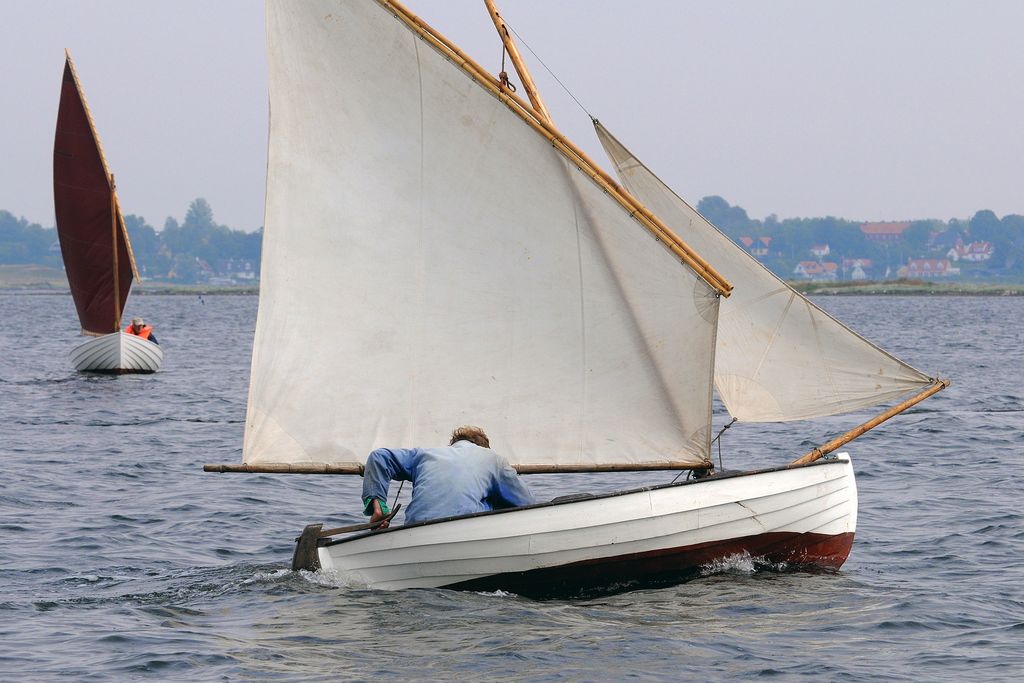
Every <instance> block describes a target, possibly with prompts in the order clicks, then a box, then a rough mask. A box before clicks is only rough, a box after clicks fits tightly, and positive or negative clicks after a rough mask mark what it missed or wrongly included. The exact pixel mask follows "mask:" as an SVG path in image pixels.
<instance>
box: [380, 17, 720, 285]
mask: <svg viewBox="0 0 1024 683" xmlns="http://www.w3.org/2000/svg"><path fill="white" fill-rule="evenodd" d="M376 1H377V2H378V3H379V4H380V5H382V6H383V7H385V8H387V9H388V10H390V11H391V13H392V14H394V15H395V16H396V17H397V18H399V19H401V20H402V21H403V22H404V23H405V24H407V25H408V26H409V27H410V28H411V29H412V30H414V31H416V32H417V33H418V34H419V35H420V36H422V37H423V39H424V40H426V41H427V42H428V43H430V44H431V45H433V46H434V47H435V48H437V49H438V50H440V51H441V52H442V53H443V54H445V55H447V56H449V57H450V58H451V60H452V62H453V63H454V64H456V65H457V66H459V67H460V68H461V69H462V70H463V71H465V72H466V73H467V74H468V75H469V76H471V77H472V78H473V79H475V80H476V81H477V82H478V83H479V84H480V85H482V86H483V87H484V88H486V89H487V90H489V91H491V92H492V93H493V94H494V95H495V96H496V97H498V99H499V100H501V101H502V102H503V103H505V104H506V105H507V106H508V107H509V109H511V110H512V111H513V112H514V113H516V114H517V115H518V116H519V117H520V118H522V119H523V121H525V122H526V123H527V124H529V125H530V127H532V128H533V129H534V130H536V131H537V132H538V133H540V134H541V135H542V136H543V137H545V138H546V139H547V140H548V141H549V142H551V144H552V146H554V147H555V149H557V150H558V151H559V152H561V153H562V154H563V155H564V156H565V157H566V158H567V159H569V161H570V162H572V163H573V164H575V165H576V166H577V167H578V168H579V169H580V170H581V171H583V172H584V173H586V174H587V175H588V176H590V177H591V178H592V179H593V180H594V182H596V183H597V184H598V185H599V186H601V187H602V188H603V189H604V190H605V191H607V192H608V194H609V195H610V196H611V197H612V198H613V199H615V200H616V201H617V202H618V203H619V204H620V205H621V206H622V207H623V208H624V209H626V210H627V211H628V212H629V213H630V215H631V216H633V217H634V218H636V219H637V220H638V221H639V222H640V224H641V225H643V226H644V227H645V228H647V230H648V231H649V232H650V233H651V234H652V235H654V236H655V237H656V238H657V239H658V240H660V241H661V242H663V243H664V244H665V245H666V246H667V247H668V248H669V249H670V250H671V251H672V252H673V253H674V254H675V255H676V256H678V257H679V259H680V260H681V261H683V262H684V263H686V264H687V265H688V266H690V268H692V269H693V270H694V272H696V273H697V274H698V275H700V276H701V277H702V278H703V279H704V280H705V281H706V282H707V283H708V285H709V286H711V287H712V288H713V289H715V290H716V291H717V292H718V293H719V294H721V295H723V296H729V292H730V291H731V290H732V285H730V284H729V282H728V281H727V280H726V279H725V278H724V277H722V275H721V274H720V273H719V272H718V271H716V270H715V269H714V268H713V267H712V266H711V265H710V264H708V262H707V261H705V260H704V259H703V258H702V257H701V256H700V255H699V254H697V253H696V252H695V251H694V250H693V249H691V248H690V247H689V246H688V245H687V244H686V243H685V242H684V241H683V240H682V239H681V238H680V237H679V236H678V235H676V234H675V232H673V231H672V230H671V229H670V228H669V227H668V226H667V225H665V224H664V223H662V222H661V220H660V219H659V218H658V217H656V216H655V215H654V214H653V213H651V212H650V211H649V210H648V209H647V208H646V207H645V206H643V205H642V204H641V203H640V202H639V201H637V199H636V198H635V197H633V195H631V194H630V193H629V192H627V191H626V190H625V189H623V188H622V187H621V186H620V185H619V184H618V183H616V182H615V181H614V180H613V179H612V177H611V176H610V175H608V173H606V172H605V171H604V170H603V169H602V168H601V167H600V166H598V165H597V164H596V163H594V161H593V160H591V159H590V157H589V156H587V154H586V153H584V152H583V150H581V149H580V148H579V147H577V146H576V145H575V144H574V143H572V142H571V141H570V140H569V139H567V138H566V137H565V136H564V135H562V133H560V132H559V131H558V130H557V129H556V128H555V127H554V126H553V125H552V124H551V123H550V122H549V121H548V120H547V119H545V118H544V117H543V116H542V114H540V113H539V112H538V111H537V110H535V109H533V108H532V107H531V106H530V105H528V104H526V103H525V102H523V100H522V99H520V98H519V97H517V96H516V95H515V94H513V93H511V92H509V91H508V90H507V89H506V88H504V87H503V86H502V84H501V82H500V81H498V79H497V78H495V77H494V76H492V75H491V74H490V73H488V72H487V71H486V70H485V69H484V68H483V67H482V66H480V65H479V64H477V63H476V62H475V61H473V59H472V58H471V57H469V56H468V55H466V54H465V53H464V52H462V50H460V49H459V48H458V47H456V46H455V45H454V44H452V43H451V41H449V40H448V39H446V38H444V37H443V36H442V35H441V34H439V33H438V32H437V31H435V30H434V29H433V28H431V27H430V26H429V25H428V24H427V23H426V22H424V21H423V20H422V19H420V18H419V17H417V16H416V15H414V14H413V13H412V12H410V11H409V10H408V9H406V8H405V7H404V6H403V5H401V4H400V3H398V2H395V1H394V0H376ZM506 39H507V40H509V41H510V40H511V37H509V36H507V35H506V36H505V37H503V39H502V40H503V41H504V40H506ZM517 54H518V53H517ZM520 63H521V62H520ZM517 68H518V67H517ZM531 81H532V79H531Z"/></svg>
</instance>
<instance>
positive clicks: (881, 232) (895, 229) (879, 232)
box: [860, 221, 910, 244]
mask: <svg viewBox="0 0 1024 683" xmlns="http://www.w3.org/2000/svg"><path fill="white" fill-rule="evenodd" d="M909 227H910V223H898V222H896V221H885V222H881V223H861V224H860V231H861V232H862V233H864V237H866V238H867V239H869V240H871V241H872V242H887V243H890V244H891V243H895V242H899V241H900V239H902V237H903V231H904V230H906V229H907V228H909Z"/></svg>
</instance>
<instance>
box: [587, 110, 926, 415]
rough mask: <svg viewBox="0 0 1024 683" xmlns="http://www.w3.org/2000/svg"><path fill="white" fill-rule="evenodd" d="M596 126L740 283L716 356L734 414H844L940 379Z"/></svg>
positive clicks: (653, 196)
mask: <svg viewBox="0 0 1024 683" xmlns="http://www.w3.org/2000/svg"><path fill="white" fill-rule="evenodd" d="M595 126H596V128H597V134H598V137H599V138H600V140H601V144H602V145H604V148H605V151H606V152H607V153H608V156H609V157H610V158H611V160H612V163H614V165H615V168H616V171H617V172H618V175H619V178H620V179H621V181H622V184H623V185H624V186H625V187H626V188H627V189H628V190H629V191H630V192H631V193H632V194H633V195H634V196H635V197H637V198H638V199H639V200H640V201H641V202H643V203H644V204H645V205H646V206H647V207H648V208H649V209H651V210H652V211H653V212H654V213H655V214H656V215H658V217H659V218H661V219H662V220H663V221H664V222H665V223H666V224H667V225H668V226H669V227H670V228H672V229H673V230H674V231H675V232H676V233H677V234H678V235H679V236H680V237H681V238H682V239H683V241H685V242H686V243H688V244H689V245H690V247H692V248H693V249H695V250H696V251H697V252H698V253H700V254H701V255H702V256H703V257H704V258H705V259H707V260H708V262H710V263H712V264H714V266H715V268H716V269H717V270H718V271H719V272H720V273H722V275H724V276H725V277H726V279H728V280H729V281H730V282H731V283H732V284H733V285H734V287H735V289H734V290H733V292H732V295H731V296H730V297H729V299H728V300H727V301H725V302H724V303H723V304H722V308H721V312H720V316H719V325H718V342H717V346H718V348H717V351H716V354H715V385H716V386H717V388H718V392H719V395H720V396H721V398H722V401H723V402H724V403H725V405H726V407H727V408H728V409H729V412H730V413H731V414H732V415H733V416H734V417H736V418H739V419H740V420H743V421H747V422H769V421H785V420H800V419H805V418H812V417H821V416H825V415H836V414H839V413H845V412H848V411H851V410H856V409H858V408H863V407H867V406H873V405H876V404H880V403H885V402H887V401H890V400H892V399H894V398H897V397H899V396H902V395H904V394H907V393H908V392H912V391H913V392H916V391H920V390H921V388H922V387H923V386H924V385H927V384H929V383H931V379H930V378H929V377H928V376H926V375H925V374H923V373H921V372H919V371H918V370H915V369H914V368H912V367H910V366H909V365H907V364H906V363H904V362H902V361H900V360H899V359H897V358H894V357H893V356H891V355H890V354H888V353H886V352H885V351H883V350H882V349H880V348H879V347H877V346H875V345H874V344H872V343H871V342H869V341H867V340H866V339H864V338H863V337H861V336H859V335H857V334H856V333H855V332H853V331H851V330H850V329H849V328H847V327H846V326H844V325H843V324H842V323H840V322H838V321H837V320H835V319H834V318H832V317H831V316H829V315H828V314H827V313H825V312H824V311H822V310H821V309H820V308H818V307H817V306H815V305H814V304H813V303H811V302H810V301H808V300H807V299H806V298H804V297H803V296H801V295H800V294H799V293H798V292H796V291H795V290H794V289H792V288H791V287H790V286H789V285H787V284H786V283H785V282H783V281H782V280H780V279H779V278H778V277H776V276H775V275H773V274H772V273H771V272H770V271H769V270H768V269H767V268H765V267H764V266H762V265H761V264H760V263H759V262H758V261H757V260H756V259H755V258H754V257H752V256H751V255H750V254H748V253H746V252H745V251H743V250H742V249H740V248H739V247H738V246H736V245H735V244H734V243H733V242H732V240H730V239H729V238H728V237H727V236H726V235H724V234H723V233H722V232H720V231H719V230H718V229H717V228H715V226H713V225H712V224H711V223H710V222H708V220H707V219H705V218H704V217H703V216H701V215H700V213H698V212H697V211H696V210H694V209H693V208H692V207H691V206H690V205H688V204H687V203H686V202H685V201H683V200H682V199H681V198H680V197H678V196H677V195H676V194H675V193H674V192H673V191H672V190H671V189H670V188H669V187H668V186H667V185H665V184H664V183H663V182H662V181H661V180H660V179H659V178H658V177H657V176H655V175H654V174H653V173H652V172H651V171H650V170H648V169H647V167H645V166H644V165H643V164H642V163H641V162H640V161H639V160H637V159H636V157H634V156H633V155H632V154H631V153H630V152H629V150H627V149H626V148H625V147H623V146H622V144H621V143H619V141H618V140H616V139H615V138H614V137H613V136H612V135H611V134H610V133H609V132H608V131H607V130H606V129H605V128H604V127H603V126H602V125H601V124H599V123H596V124H595Z"/></svg>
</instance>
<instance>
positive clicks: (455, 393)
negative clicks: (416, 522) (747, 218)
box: [244, 0, 718, 464]
mask: <svg viewBox="0 0 1024 683" xmlns="http://www.w3.org/2000/svg"><path fill="white" fill-rule="evenodd" d="M267 8H268V9H267V32H268V57H269V76H270V107H271V124H270V146H269V162H268V179H267V203H266V217H265V228H264V238H263V267H262V279H261V286H260V304H259V314H258V317H257V324H256V336H255V343H254V348H253V361H252V374H251V380H250V382H251V384H250V391H249V405H248V415H247V419H246V433H245V445H244V460H245V462H247V463H267V462H282V463H308V462H314V463H336V462H353V461H356V462H361V461H363V460H364V459H365V457H366V455H367V453H368V452H369V451H370V450H371V449H373V448H376V447H381V446H396V447H411V446H431V445H438V444H441V445H443V444H445V443H447V437H448V435H449V434H450V432H451V430H452V428H454V427H455V426H458V425H462V424H477V425H480V426H481V427H483V428H484V429H485V430H486V431H487V432H488V434H489V436H490V437H491V444H492V446H493V447H494V448H495V449H496V450H498V451H499V452H500V453H502V454H503V455H505V456H506V457H507V458H508V459H509V460H510V461H511V462H513V463H516V464H551V463H557V464H588V463H609V462H615V463H645V462H664V461H666V460H669V461H685V462H693V463H697V462H699V461H701V460H702V459H703V458H704V457H705V456H706V455H707V453H708V450H709V431H710V420H711V396H712V372H713V364H714V334H715V324H716V319H717V313H718V297H717V295H716V294H715V293H714V291H713V290H712V289H711V288H710V287H709V286H708V285H707V284H706V283H705V282H704V281H703V280H702V279H700V278H699V277H698V276H696V275H695V274H694V273H693V272H692V271H691V270H690V269H689V268H688V267H686V266H684V265H683V264H682V263H681V262H680V261H679V260H678V259H676V258H675V257H674V256H673V255H672V254H671V253H670V252H669V251H668V250H667V249H666V248H665V247H663V246H662V245H661V243H659V242H658V241H656V240H655V239H652V238H651V236H650V235H649V234H648V233H647V232H646V231H645V230H644V229H643V228H642V227H641V226H640V224H638V223H636V222H635V221H634V219H632V218H631V217H630V215H629V214H628V213H627V212H626V211H625V210H623V209H622V208H621V207H620V206H619V205H618V204H617V203H616V202H615V201H614V200H613V199H611V198H610V197H609V196H608V195H607V194H605V193H604V191H603V190H602V189H600V188H599V187H598V186H596V185H595V184H594V183H593V182H592V181H591V180H590V179H589V178H587V177H585V176H584V174H583V173H582V172H581V171H579V170H578V169H577V168H576V167H575V166H573V165H571V164H569V163H568V162H567V161H566V159H565V158H564V157H562V156H561V155H560V154H559V153H558V152H557V151H556V150H555V149H554V148H553V147H552V145H551V144H550V143H549V142H548V141H546V140H545V139H543V138H542V137H541V136H540V135H538V134H537V133H536V132H535V131H534V130H532V129H530V128H529V127H528V126H527V125H526V124H525V123H524V122H523V121H522V120H521V119H520V118H519V117H518V116H517V115H516V114H514V113H513V112H512V111H510V109H509V108H508V107H506V106H505V105H504V104H502V103H501V102H500V101H499V100H498V99H497V98H496V97H494V96H493V95H492V94H490V93H489V92H488V91H486V90H485V89H484V88H483V87H482V86H480V85H479V84H478V83H477V82H475V81H474V80H473V79H471V78H470V77H469V76H468V75H467V74H465V73H464V72H463V71H462V70H461V69H460V68H459V67H457V66H456V65H455V64H454V63H453V62H451V61H449V60H447V59H445V58H444V57H443V56H442V55H441V54H439V53H438V52H437V51H435V49H434V48H432V47H430V46H429V45H428V44H426V43H425V42H424V41H423V40H422V39H421V38H420V37H419V36H418V35H416V34H415V33H414V32H413V31H411V30H410V29H409V28H407V27H406V26H405V25H404V24H403V23H401V22H400V21H399V20H397V19H396V18H395V17H394V16H393V15H392V14H391V13H390V12H388V11H386V10H385V9H384V8H382V7H381V6H380V5H378V4H377V3H375V2H367V1H365V0H358V1H344V0H273V1H271V2H268V3H267Z"/></svg>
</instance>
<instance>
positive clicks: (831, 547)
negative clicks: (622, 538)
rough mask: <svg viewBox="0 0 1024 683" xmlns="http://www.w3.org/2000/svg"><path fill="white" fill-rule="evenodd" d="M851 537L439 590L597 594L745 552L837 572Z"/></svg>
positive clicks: (591, 566)
mask: <svg viewBox="0 0 1024 683" xmlns="http://www.w3.org/2000/svg"><path fill="white" fill-rule="evenodd" d="M852 547H853V534H852V533H845V534H837V535H826V534H814V533H806V534H800V533H794V532H771V533H765V534H758V535H756V536H746V537H743V538H731V539H728V540H724V541H711V542H708V543H699V544H696V545H690V546H685V547H682V548H667V549H663V550H653V551H650V552H645V553H633V554H630V555H619V556H617V557H609V558H601V559H596V560H586V561H583V562H575V563H573V564H567V565H561V566H558V567H548V568H545V569H533V570H530V571H526V572H510V573H507V574H495V575H493V576H486V577H482V578H479V579H473V580H470V581H462V582H459V583H455V584H452V585H450V586H445V588H453V589H456V590H474V591H494V590H506V591H510V592H513V593H517V594H519V595H525V596H530V597H555V596H571V595H580V594H587V593H592V592H597V593H603V592H609V591H615V590H621V589H625V588H635V587H637V586H640V585H663V584H667V583H674V582H678V581H681V580H684V579H686V578H690V577H692V576H694V575H695V574H697V573H698V572H699V571H700V568H701V567H702V566H705V565H708V564H710V563H712V562H715V561H716V560H721V559H723V558H726V557H730V556H733V555H740V554H743V553H746V554H748V555H750V556H751V557H753V558H756V559H758V560H763V561H765V562H767V563H772V564H779V563H783V562H784V563H786V564H787V565H790V566H797V567H818V568H823V569H838V568H839V567H841V566H842V564H843V562H845V561H846V558H847V557H849V555H850V549H851V548H852Z"/></svg>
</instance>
